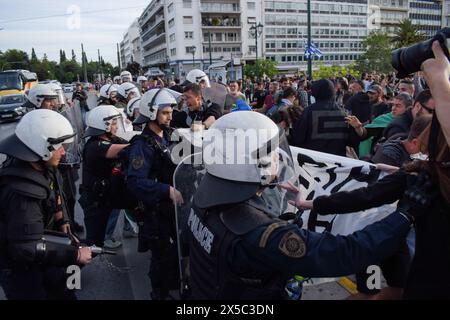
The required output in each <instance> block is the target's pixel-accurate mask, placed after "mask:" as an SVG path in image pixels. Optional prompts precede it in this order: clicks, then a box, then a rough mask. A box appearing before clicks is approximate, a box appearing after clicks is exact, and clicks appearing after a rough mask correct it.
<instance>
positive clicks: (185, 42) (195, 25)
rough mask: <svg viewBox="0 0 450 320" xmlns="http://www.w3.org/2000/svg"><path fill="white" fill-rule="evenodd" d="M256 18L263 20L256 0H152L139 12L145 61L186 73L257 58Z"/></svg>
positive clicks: (259, 2) (174, 73)
mask: <svg viewBox="0 0 450 320" xmlns="http://www.w3.org/2000/svg"><path fill="white" fill-rule="evenodd" d="M255 22H261V1H257V0H255V1H240V0H200V1H193V0H180V1H177V0H153V1H151V2H150V4H149V5H148V6H147V8H146V9H145V10H144V12H143V13H142V15H141V16H140V17H139V25H140V29H141V39H142V52H143V60H144V61H143V63H144V66H147V67H153V68H155V67H157V68H160V69H161V70H163V68H164V69H165V70H166V72H171V73H172V75H176V76H181V77H184V76H185V75H186V74H187V72H189V71H190V70H192V69H194V68H200V69H203V70H207V69H208V67H209V66H210V65H215V64H217V63H218V62H219V61H220V62H222V63H223V62H225V64H230V63H232V62H233V61H234V62H235V63H237V64H240V61H244V60H246V59H248V60H254V59H255V45H254V41H255V40H254V38H253V39H252V38H249V28H250V27H251V26H252V25H253V24H255ZM258 47H259V53H260V54H262V44H261V43H260V45H259V46H258Z"/></svg>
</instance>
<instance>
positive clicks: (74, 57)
mask: <svg viewBox="0 0 450 320" xmlns="http://www.w3.org/2000/svg"><path fill="white" fill-rule="evenodd" d="M72 61H77V56H76V55H75V51H74V50H73V49H72Z"/></svg>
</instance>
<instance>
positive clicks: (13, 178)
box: [0, 158, 57, 255]
mask: <svg viewBox="0 0 450 320" xmlns="http://www.w3.org/2000/svg"><path fill="white" fill-rule="evenodd" d="M53 185H54V183H52V182H51V181H50V180H49V179H47V178H46V177H45V175H44V174H42V173H40V172H38V171H36V170H33V169H32V168H31V167H30V165H29V164H28V163H26V162H23V161H21V160H18V159H14V158H10V159H8V160H7V161H6V162H5V163H4V164H3V166H2V168H1V169H0V190H1V192H0V208H1V209H0V255H3V253H4V252H5V251H3V250H4V249H5V248H6V244H7V242H6V241H7V234H6V232H7V228H8V227H7V221H6V218H7V217H6V215H7V213H6V212H5V211H4V208H3V207H2V204H6V203H8V201H9V199H8V198H9V194H10V192H8V191H13V192H14V193H18V194H22V195H24V196H26V197H30V198H33V199H36V201H39V202H40V206H41V209H42V213H43V214H44V216H43V221H42V222H35V223H30V222H29V221H26V220H24V221H23V225H22V226H23V228H20V230H16V231H15V237H17V239H20V240H23V241H27V240H37V239H36V237H37V236H38V235H42V234H43V233H44V229H52V228H54V226H53V224H54V221H53V220H54V219H53V218H54V217H53V213H55V212H56V210H57V201H56V198H55V191H54V190H53V189H52V186H53ZM24 218H26V217H24Z"/></svg>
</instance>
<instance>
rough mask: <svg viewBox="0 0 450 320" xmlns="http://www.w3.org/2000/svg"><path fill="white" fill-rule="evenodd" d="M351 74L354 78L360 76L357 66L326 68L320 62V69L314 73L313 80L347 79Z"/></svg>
mask: <svg viewBox="0 0 450 320" xmlns="http://www.w3.org/2000/svg"><path fill="white" fill-rule="evenodd" d="M348 74H351V75H353V76H354V77H358V76H359V71H358V70H356V68H355V65H354V64H351V65H348V66H345V67H341V66H336V65H335V66H331V67H328V66H325V65H324V64H323V62H319V68H318V69H317V70H314V71H313V79H316V80H317V79H322V78H325V79H329V78H337V77H345V76H346V75H348Z"/></svg>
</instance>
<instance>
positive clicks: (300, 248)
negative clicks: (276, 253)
mask: <svg viewBox="0 0 450 320" xmlns="http://www.w3.org/2000/svg"><path fill="white" fill-rule="evenodd" d="M278 249H280V251H281V252H282V253H283V254H284V255H285V256H288V257H289V258H303V257H304V256H305V254H306V245H305V241H304V240H303V239H302V238H301V237H300V236H299V235H298V234H297V233H295V232H293V231H289V232H287V233H286V234H285V235H284V236H283V238H281V241H280V244H279V245H278Z"/></svg>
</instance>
